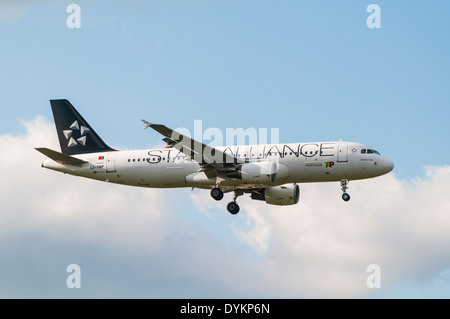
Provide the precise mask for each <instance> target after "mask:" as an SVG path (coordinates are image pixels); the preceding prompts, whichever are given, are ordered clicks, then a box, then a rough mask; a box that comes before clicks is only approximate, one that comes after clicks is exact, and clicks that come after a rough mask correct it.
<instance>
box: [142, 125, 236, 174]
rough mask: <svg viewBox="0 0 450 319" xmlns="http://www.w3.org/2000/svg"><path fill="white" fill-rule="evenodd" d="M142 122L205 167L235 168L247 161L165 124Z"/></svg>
mask: <svg viewBox="0 0 450 319" xmlns="http://www.w3.org/2000/svg"><path fill="white" fill-rule="evenodd" d="M142 122H144V124H145V128H148V127H151V128H152V129H154V130H155V131H157V132H159V133H160V134H162V135H164V136H165V138H164V139H163V141H165V142H166V143H167V146H166V147H173V148H176V149H177V150H179V151H180V152H182V153H184V154H186V155H187V156H189V157H190V158H192V159H194V160H195V161H197V162H199V163H200V164H201V165H202V166H203V167H205V166H211V167H213V168H215V169H216V170H219V171H224V170H229V169H234V168H235V167H236V165H237V164H241V163H244V162H245V161H244V160H243V159H240V158H237V157H235V156H233V155H231V154H228V153H225V152H223V151H221V150H219V149H217V148H215V147H212V146H209V145H206V144H204V143H201V142H199V141H196V140H194V139H192V138H190V137H188V136H186V135H182V134H181V133H179V132H177V131H174V130H172V129H170V128H168V127H167V126H165V125H161V124H152V123H149V122H147V121H145V120H142Z"/></svg>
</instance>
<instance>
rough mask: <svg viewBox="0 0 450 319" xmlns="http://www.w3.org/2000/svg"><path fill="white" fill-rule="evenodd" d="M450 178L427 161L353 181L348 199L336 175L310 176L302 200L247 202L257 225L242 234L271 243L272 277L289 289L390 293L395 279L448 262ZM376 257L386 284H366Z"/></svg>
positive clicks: (422, 276) (310, 293) (447, 170)
mask: <svg viewBox="0 0 450 319" xmlns="http://www.w3.org/2000/svg"><path fill="white" fill-rule="evenodd" d="M449 185H450V167H449V166H444V167H427V168H426V176H425V177H422V178H417V179H415V180H414V181H412V182H408V181H400V180H398V179H397V178H396V177H395V175H394V174H390V175H387V176H383V177H380V178H376V179H371V180H365V181H354V182H351V183H350V184H349V186H351V188H350V189H349V193H350V194H351V195H352V199H351V201H350V202H348V203H345V202H343V201H342V200H341V199H340V190H339V186H338V183H330V184H328V183H320V184H304V185H301V188H302V190H303V194H302V196H301V199H300V200H301V201H300V203H299V204H298V205H297V206H291V207H282V208H279V207H274V206H267V207H264V208H262V207H261V205H264V204H261V205H258V204H256V205H255V204H252V203H249V202H245V210H246V213H247V215H248V217H249V218H250V220H251V222H250V223H249V224H251V225H253V226H252V227H250V229H247V228H246V227H243V228H242V229H241V230H240V232H239V236H238V237H240V238H242V239H243V240H244V241H245V242H246V243H248V244H249V245H252V246H255V248H256V249H259V250H261V247H263V248H265V249H263V251H262V252H261V253H263V254H264V255H266V258H268V260H269V262H268V263H267V264H266V265H265V266H264V267H263V271H264V272H265V274H266V278H267V282H266V285H267V286H268V287H269V286H270V287H271V289H272V290H273V291H278V292H279V293H282V294H284V295H285V297H290V296H307V297H362V296H370V295H372V294H385V295H389V286H390V285H391V284H396V283H398V282H401V281H405V280H412V281H416V280H417V281H424V280H425V281H427V280H433V279H434V276H436V275H437V274H439V272H442V271H445V270H446V269H448V268H450V267H449V266H450V255H449V254H448V247H449V245H450V214H449V212H450V186H449ZM243 205H244V203H243V204H242V205H241V206H243ZM262 225H263V226H262ZM268 231H269V232H270V234H268ZM255 243H258V244H256V245H255ZM372 263H375V264H378V265H380V267H381V274H382V287H383V288H386V289H384V290H381V291H374V290H370V289H368V288H367V286H366V279H367V276H368V275H369V274H368V273H366V267H367V266H368V265H369V264H372ZM447 288H448V292H449V294H450V285H448V286H447ZM416 293H417V292H416Z"/></svg>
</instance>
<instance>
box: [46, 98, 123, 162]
mask: <svg viewBox="0 0 450 319" xmlns="http://www.w3.org/2000/svg"><path fill="white" fill-rule="evenodd" d="M50 104H51V105H52V111H53V117H54V119H55V125H56V131H57V133H58V138H59V144H60V145H61V152H62V153H64V154H67V155H74V154H85V153H96V152H108V151H115V150H114V149H112V148H110V147H109V146H108V145H106V144H105V142H103V140H102V139H101V138H100V136H98V135H97V133H95V131H94V130H93V129H92V127H91V126H90V125H89V124H88V122H86V120H85V119H84V118H83V117H82V116H81V115H80V113H78V112H77V110H76V109H75V108H74V107H73V106H72V104H70V102H69V101H67V100H50Z"/></svg>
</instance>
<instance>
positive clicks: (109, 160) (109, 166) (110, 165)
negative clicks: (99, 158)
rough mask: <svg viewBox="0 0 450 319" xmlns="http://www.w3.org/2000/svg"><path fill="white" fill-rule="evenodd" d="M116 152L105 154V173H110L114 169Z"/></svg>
mask: <svg viewBox="0 0 450 319" xmlns="http://www.w3.org/2000/svg"><path fill="white" fill-rule="evenodd" d="M116 155H117V154H116V152H113V153H108V155H107V156H106V173H112V172H115V171H116Z"/></svg>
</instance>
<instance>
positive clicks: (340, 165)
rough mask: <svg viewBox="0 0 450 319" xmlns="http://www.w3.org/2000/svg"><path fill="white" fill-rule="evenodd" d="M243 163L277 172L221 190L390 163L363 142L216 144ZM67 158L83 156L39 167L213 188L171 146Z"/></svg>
mask: <svg viewBox="0 0 450 319" xmlns="http://www.w3.org/2000/svg"><path fill="white" fill-rule="evenodd" d="M216 148H217V149H220V150H223V151H224V152H225V153H229V154H232V155H234V156H236V157H238V158H242V159H245V160H246V161H247V162H249V163H252V162H262V161H273V162H275V163H277V168H278V173H277V177H276V179H275V181H273V182H272V181H264V183H251V184H250V183H245V182H243V181H242V180H240V179H234V178H228V179H226V180H224V181H222V182H221V184H220V185H221V187H222V188H224V189H228V190H231V189H250V188H265V187H271V186H277V185H281V184H286V183H305V182H328V181H329V182H331V181H340V180H343V179H346V180H358V179H365V178H371V177H376V176H380V175H383V174H386V173H388V172H389V171H391V170H392V168H393V163H392V161H391V160H389V159H388V158H386V157H384V156H381V155H379V154H378V153H377V152H373V153H370V154H368V153H366V152H365V154H362V153H361V151H362V150H370V147H368V146H365V145H363V144H358V143H351V142H317V143H301V144H299V143H291V144H277V145H247V146H229V147H228V146H227V147H216ZM73 157H76V158H79V159H82V160H84V161H87V162H88V163H86V164H83V165H82V166H81V167H80V166H67V165H61V164H58V163H56V162H55V161H53V160H51V159H48V160H45V161H44V162H43V163H42V166H43V167H45V168H49V169H53V170H56V171H60V172H64V173H67V174H71V175H76V176H82V177H86V178H91V179H96V180H101V181H107V182H111V183H118V184H124V185H131V186H141V187H155V188H168V187H199V188H213V187H215V185H216V184H217V180H216V178H208V177H207V176H206V175H205V174H204V173H203V172H198V171H199V168H200V165H199V163H198V162H196V161H194V160H193V159H190V158H189V157H187V156H186V155H185V154H183V153H181V152H180V151H178V150H177V149H175V148H164V149H147V150H131V151H113V152H105V153H89V154H80V155H74V156H73Z"/></svg>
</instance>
